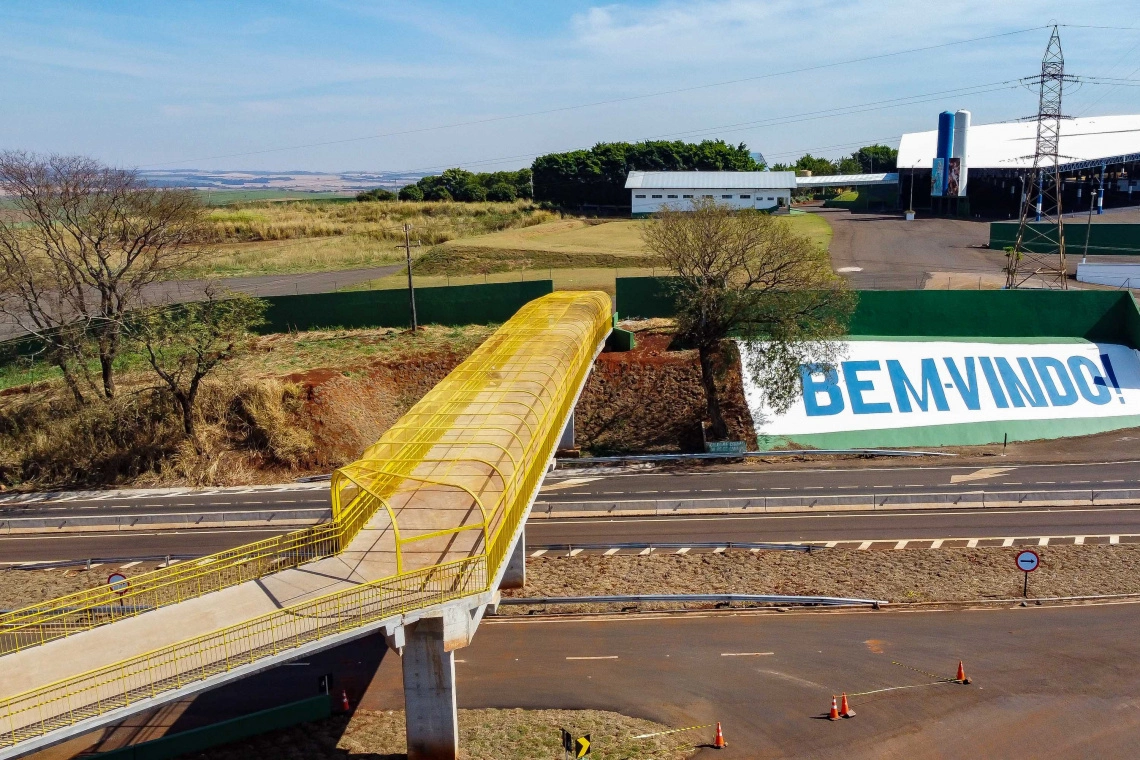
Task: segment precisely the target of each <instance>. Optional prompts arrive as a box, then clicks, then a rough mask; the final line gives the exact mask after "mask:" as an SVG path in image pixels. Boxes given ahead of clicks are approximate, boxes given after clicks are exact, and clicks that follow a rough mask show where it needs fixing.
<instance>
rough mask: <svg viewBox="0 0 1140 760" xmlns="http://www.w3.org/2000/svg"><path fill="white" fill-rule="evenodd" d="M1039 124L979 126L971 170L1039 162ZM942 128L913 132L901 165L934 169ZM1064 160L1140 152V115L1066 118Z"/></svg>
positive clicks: (971, 144) (971, 142)
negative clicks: (1036, 150) (1035, 152)
mask: <svg viewBox="0 0 1140 760" xmlns="http://www.w3.org/2000/svg"><path fill="white" fill-rule="evenodd" d="M1036 138H1037V122H1036V121H1021V122H1012V123H1009V124H974V125H972V126H971V127H970V135H969V138H968V139H967V140H966V166H967V167H969V168H971V169H1022V168H1030V167H1032V166H1033V149H1034V145H1035V141H1036ZM937 140H938V131H937V130H932V131H930V132H911V133H910V134H906V135H903V136H902V141H901V142H900V143H899V163H898V165H899V168H900V169H929V168H930V164H931V162H932V161H933V159H934V154H935V152H936V150H935V144H936V142H937ZM1059 153H1060V154H1061V163H1062V164H1067V163H1071V162H1073V161H1082V160H1092V159H1097V158H1109V157H1112V156H1121V155H1128V154H1131V153H1140V115H1138V114H1129V115H1123V116H1090V117H1085V118H1080V119H1067V120H1065V121H1062V122H1061V143H1060V149H1059Z"/></svg>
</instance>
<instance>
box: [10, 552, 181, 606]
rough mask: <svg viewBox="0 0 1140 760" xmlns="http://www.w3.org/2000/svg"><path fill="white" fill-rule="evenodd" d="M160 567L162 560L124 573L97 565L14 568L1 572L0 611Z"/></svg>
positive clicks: (128, 569)
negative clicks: (41, 568)
mask: <svg viewBox="0 0 1140 760" xmlns="http://www.w3.org/2000/svg"><path fill="white" fill-rule="evenodd" d="M159 564H161V561H160V562H147V563H144V564H141V565H135V566H134V567H128V568H127V569H126V570H123V569H120V567H119V566H118V565H99V566H96V567H93V568H91V570H87V569H86V567H84V566H77V567H65V568H53V569H50V570H25V569H15V568H8V569H5V570H0V610H13V609H17V608H19V607H26V606H28V605H30V604H36V603H37V602H43V601H46V600H49V599H57V598H59V597H61V596H66V595H68V594H74V593H76V592H78V591H86V590H87V589H89V588H95V587H96V586H102V585H105V584H106V583H107V576H108V575H110V574H111V573H122V574H123V575H125V576H127V577H128V578H130V577H133V576H135V575H139V574H141V573H149V572H151V571H152V570H155V569H157V568H158V565H159Z"/></svg>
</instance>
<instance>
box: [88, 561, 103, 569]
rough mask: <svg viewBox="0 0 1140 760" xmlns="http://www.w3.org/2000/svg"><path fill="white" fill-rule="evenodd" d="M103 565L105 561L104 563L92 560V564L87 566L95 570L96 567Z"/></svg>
mask: <svg viewBox="0 0 1140 760" xmlns="http://www.w3.org/2000/svg"><path fill="white" fill-rule="evenodd" d="M102 566H103V563H102V562H92V563H91V564H90V565H88V566H87V567H89V568H90V569H92V570H94V569H95V568H97V567H102Z"/></svg>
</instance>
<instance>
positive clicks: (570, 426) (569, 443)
mask: <svg viewBox="0 0 1140 760" xmlns="http://www.w3.org/2000/svg"><path fill="white" fill-rule="evenodd" d="M558 448H559V450H561V449H572V448H574V412H570V419H569V421H567V423H566V429H565V430H563V431H562V437H561V438H559V439H558Z"/></svg>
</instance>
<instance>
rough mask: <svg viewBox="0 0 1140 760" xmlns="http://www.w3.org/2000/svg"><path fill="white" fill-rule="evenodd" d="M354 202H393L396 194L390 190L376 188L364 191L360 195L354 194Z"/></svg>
mask: <svg viewBox="0 0 1140 760" xmlns="http://www.w3.org/2000/svg"><path fill="white" fill-rule="evenodd" d="M356 200H358V201H360V202H361V203H364V202H366V201H394V200H396V194H395V193H393V192H392V191H391V190H385V189H384V188H382V187H377V188H374V189H372V190H365V191H364V192H362V193H357V194H356Z"/></svg>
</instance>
